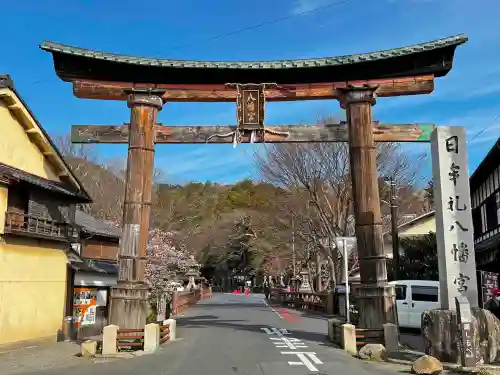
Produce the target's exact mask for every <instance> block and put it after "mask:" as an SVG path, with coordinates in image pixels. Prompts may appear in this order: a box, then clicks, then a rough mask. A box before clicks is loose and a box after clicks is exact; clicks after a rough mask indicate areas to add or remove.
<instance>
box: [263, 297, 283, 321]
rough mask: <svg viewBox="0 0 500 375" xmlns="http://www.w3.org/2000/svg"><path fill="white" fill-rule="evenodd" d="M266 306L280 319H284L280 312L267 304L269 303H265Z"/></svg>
mask: <svg viewBox="0 0 500 375" xmlns="http://www.w3.org/2000/svg"><path fill="white" fill-rule="evenodd" d="M264 305H266V306H267V307H269V308H270V309H271V310H272V311H273V312H274V313H275V314H276V315H278V316H279V317H280V319H284V318H283V317H282V316H281V314H280V313H279V312H277V311H276V310H275V309H274V308H273V307H271V306H269V304H268V303H267V301H264Z"/></svg>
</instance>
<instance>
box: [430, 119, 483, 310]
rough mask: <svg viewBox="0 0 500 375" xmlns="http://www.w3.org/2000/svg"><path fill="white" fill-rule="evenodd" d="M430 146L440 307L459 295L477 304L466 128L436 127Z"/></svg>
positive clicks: (451, 306) (448, 305) (452, 302)
mask: <svg viewBox="0 0 500 375" xmlns="http://www.w3.org/2000/svg"><path fill="white" fill-rule="evenodd" d="M431 150H432V174H433V179H434V198H435V205H436V240H437V251H438V265H439V280H440V293H441V307H442V308H443V309H449V310H454V309H455V297H460V296H463V297H466V298H467V300H468V301H469V304H470V306H471V307H478V290H477V278H476V260H475V258H474V238H473V226H472V214H471V200H470V189H469V171H468V166H467V148H466V141H465V128H464V127H459V126H439V127H437V128H436V129H435V130H434V131H433V133H432V135H431Z"/></svg>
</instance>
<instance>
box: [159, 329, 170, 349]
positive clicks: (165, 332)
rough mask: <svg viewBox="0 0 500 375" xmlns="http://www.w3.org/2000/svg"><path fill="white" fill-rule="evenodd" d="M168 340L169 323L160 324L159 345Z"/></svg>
mask: <svg viewBox="0 0 500 375" xmlns="http://www.w3.org/2000/svg"><path fill="white" fill-rule="evenodd" d="M167 341H170V324H162V325H160V345H161V344H165V343H166V342H167Z"/></svg>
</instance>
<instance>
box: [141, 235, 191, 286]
mask: <svg viewBox="0 0 500 375" xmlns="http://www.w3.org/2000/svg"><path fill="white" fill-rule="evenodd" d="M173 239H174V233H171V232H165V231H163V230H161V229H158V228H153V229H150V230H149V240H148V245H147V248H146V255H147V257H148V259H147V261H146V281H147V283H148V284H149V286H150V287H151V288H152V291H153V294H157V293H159V292H165V291H167V282H168V281H169V280H171V279H172V278H174V277H175V276H176V275H178V274H182V273H184V272H186V271H187V265H188V260H189V255H190V254H189V253H188V252H187V251H186V250H185V249H183V248H179V247H175V246H174V245H173V243H174V241H173ZM155 292H156V293H155Z"/></svg>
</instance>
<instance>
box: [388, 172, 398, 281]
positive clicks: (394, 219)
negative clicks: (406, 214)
mask: <svg viewBox="0 0 500 375" xmlns="http://www.w3.org/2000/svg"><path fill="white" fill-rule="evenodd" d="M389 183H390V186H391V233H392V274H393V277H394V280H397V279H398V271H399V234H398V205H397V202H396V182H395V181H394V178H392V177H391V178H390V179H389Z"/></svg>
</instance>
